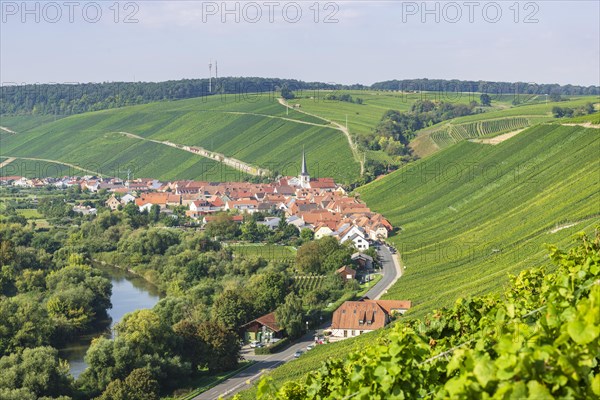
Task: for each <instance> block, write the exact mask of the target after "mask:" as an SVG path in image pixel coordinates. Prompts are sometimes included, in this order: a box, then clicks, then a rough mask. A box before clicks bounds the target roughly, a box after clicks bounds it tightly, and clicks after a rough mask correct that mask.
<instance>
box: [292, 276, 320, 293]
mask: <svg viewBox="0 0 600 400" xmlns="http://www.w3.org/2000/svg"><path fill="white" fill-rule="evenodd" d="M324 279H325V275H304V276H296V277H295V278H294V286H295V287H296V288H297V289H298V290H299V291H300V292H310V291H311V290H315V289H318V288H320V287H321V286H322V285H323V280H324Z"/></svg>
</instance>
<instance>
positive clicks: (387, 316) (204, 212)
mask: <svg viewBox="0 0 600 400" xmlns="http://www.w3.org/2000/svg"><path fill="white" fill-rule="evenodd" d="M0 185H3V186H13V187H21V188H43V187H47V186H53V187H55V188H58V189H68V188H72V187H78V188H79V189H80V190H82V191H88V192H91V193H97V192H100V191H105V192H106V194H107V195H108V199H107V200H106V202H105V204H104V205H105V206H106V207H107V208H108V209H110V210H113V211H114V210H118V209H122V208H123V207H125V206H128V205H129V204H134V205H135V206H136V207H137V208H138V209H139V211H140V212H150V211H151V210H152V209H153V208H154V209H157V208H158V210H159V212H160V213H162V214H166V215H171V216H172V217H174V218H177V215H175V213H174V209H175V208H181V207H184V208H185V210H186V211H185V216H186V217H188V218H189V221H191V223H192V224H194V226H197V227H200V229H202V228H203V227H205V226H206V225H207V224H208V223H210V222H211V221H213V220H214V219H215V218H217V215H220V214H223V213H226V214H228V215H229V216H230V217H231V219H232V220H233V221H235V222H236V223H238V224H243V223H244V221H245V218H244V217H245V216H249V215H252V214H255V213H262V215H264V218H262V219H261V220H260V221H258V222H257V224H259V225H264V226H265V227H266V228H267V229H269V230H275V229H277V227H278V226H279V224H280V222H281V219H284V220H285V222H286V224H287V225H291V226H293V227H295V228H296V229H297V231H298V235H300V233H301V232H303V231H305V230H308V231H310V232H311V233H312V237H313V238H314V239H315V240H318V239H322V238H324V237H328V236H329V237H333V238H335V239H336V240H337V241H338V242H339V243H346V244H350V245H351V246H353V247H354V249H355V250H356V252H355V253H354V254H353V255H352V263H353V264H352V266H349V265H344V266H342V267H340V268H339V269H338V270H337V271H336V274H337V275H338V276H340V278H341V279H342V280H343V281H349V280H354V279H357V278H358V275H361V276H363V277H364V276H366V275H367V274H371V273H372V272H373V268H374V264H375V261H374V259H373V257H371V256H369V255H367V254H365V253H364V252H365V251H368V250H369V248H370V247H375V248H378V247H379V246H380V245H382V242H384V241H385V239H387V237H388V234H389V233H390V232H392V230H393V227H392V225H391V224H390V222H389V221H388V220H387V219H385V218H384V217H383V216H382V215H381V214H379V213H376V212H372V211H371V210H370V209H369V207H367V205H366V204H364V203H363V202H361V201H360V200H359V199H358V198H356V197H353V196H349V195H348V193H347V192H346V190H345V189H344V188H343V187H342V186H341V185H338V184H336V183H335V181H334V180H333V179H332V178H311V177H310V175H309V172H308V169H307V165H306V156H305V154H304V152H303V153H302V159H301V172H300V174H299V175H298V176H297V177H290V176H287V177H280V178H278V179H277V180H276V181H274V182H272V183H251V182H205V181H195V180H173V181H168V182H163V181H159V180H157V179H141V178H138V179H131V180H121V179H118V178H100V177H93V176H83V177H63V178H34V179H30V178H25V177H20V176H7V177H0ZM73 211H74V212H76V213H80V214H83V215H95V214H96V212H97V210H96V209H95V208H93V207H91V206H89V205H88V206H85V205H75V206H73ZM372 254H373V253H372ZM390 258H391V257H390ZM382 291H383V289H382V290H381V291H380V292H382ZM380 295H381V293H379V295H378V297H379V296H380ZM410 307H411V302H410V301H397V300H378V299H370V298H369V297H367V296H363V297H362V298H359V299H356V301H346V302H344V303H342V304H341V306H340V307H339V308H337V309H336V310H335V311H334V312H333V314H332V316H331V325H330V326H328V327H327V328H326V329H321V330H320V334H318V335H316V336H315V337H314V341H315V343H317V344H320V343H324V342H325V341H327V342H329V341H336V340H343V339H345V338H349V337H354V336H358V335H360V334H363V333H366V332H370V331H373V330H376V329H379V328H382V327H384V326H386V325H387V324H388V323H390V322H391V321H392V320H393V318H394V317H396V316H397V315H400V314H403V313H404V312H406V311H407V310H408V309H409V308H410ZM240 330H241V332H242V335H243V337H244V338H245V341H246V343H247V344H250V345H251V346H252V347H255V348H261V347H263V346H273V345H275V344H276V343H277V342H278V341H279V340H281V339H282V338H283V337H285V331H284V330H283V329H282V328H281V327H280V325H279V324H278V323H277V321H276V317H275V313H274V312H271V313H269V314H267V315H263V316H261V317H259V318H256V319H254V320H252V321H250V322H248V323H246V324H245V325H243V326H241V327H240ZM308 348H309V349H310V348H312V347H310V346H309V347H308ZM299 354H301V352H300V353H298V354H296V355H297V356H299Z"/></svg>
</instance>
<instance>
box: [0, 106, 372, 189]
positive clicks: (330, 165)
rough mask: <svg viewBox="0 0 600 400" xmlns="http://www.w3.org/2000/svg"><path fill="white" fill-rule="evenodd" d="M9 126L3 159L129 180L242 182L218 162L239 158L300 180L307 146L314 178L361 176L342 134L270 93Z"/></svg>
mask: <svg viewBox="0 0 600 400" xmlns="http://www.w3.org/2000/svg"><path fill="white" fill-rule="evenodd" d="M2 124H3V126H6V127H8V128H10V129H13V130H14V131H16V132H17V134H9V133H6V132H4V133H2V134H1V136H0V140H1V144H2V155H3V156H10V157H35V158H43V159H49V160H56V161H59V162H68V163H73V164H77V165H80V166H82V167H85V168H88V169H92V170H98V171H99V172H102V173H104V174H112V175H119V176H123V174H124V173H126V171H127V170H128V169H131V170H132V171H134V172H135V176H144V177H155V178H159V179H174V178H179V179H184V178H194V179H206V180H240V179H242V178H243V177H244V176H245V174H241V173H240V172H239V171H236V170H235V169H233V168H231V167H230V166H226V165H223V164H222V163H220V162H218V161H219V160H220V159H221V158H222V157H231V158H235V159H237V160H241V161H243V162H245V163H247V164H249V165H251V166H256V167H260V168H264V169H268V170H269V171H277V172H280V173H283V174H290V175H296V174H297V173H298V168H299V165H298V164H299V162H298V160H299V157H300V154H301V151H302V147H304V148H305V149H306V152H307V155H308V164H309V165H308V166H309V170H310V171H311V174H312V175H313V176H333V177H334V178H336V180H338V181H340V182H350V181H352V180H354V179H356V177H357V176H358V175H359V173H360V163H359V162H358V161H356V160H355V159H354V158H353V155H352V151H351V149H350V146H349V145H348V142H347V139H346V137H345V136H344V134H343V133H342V132H341V131H339V130H338V129H335V128H334V127H332V126H330V124H329V123H328V122H326V121H324V120H322V119H320V118H318V117H314V116H310V115H307V114H304V113H301V112H298V111H295V110H293V109H292V110H288V111H286V108H285V107H283V106H281V105H280V104H279V103H278V102H277V100H276V99H273V98H268V97H267V96H266V95H256V96H254V97H245V98H240V97H239V96H237V95H224V96H213V97H210V98H197V99H188V100H181V101H171V102H159V103H151V104H145V105H139V106H131V107H124V108H120V109H111V110H105V111H98V112H91V113H85V114H79V115H74V116H70V117H66V118H62V119H59V120H57V121H52V122H45V123H44V121H42V122H41V123H40V124H39V125H37V126H35V127H30V126H24V125H23V121H22V120H21V119H19V117H3V119H2ZM13 127H14V128H13ZM17 128H24V129H22V130H17ZM128 134H131V135H128ZM163 141H168V142H170V143H173V144H177V145H186V146H196V147H201V148H204V149H206V150H208V151H211V152H214V153H216V154H217V155H219V156H218V157H217V156H215V158H214V159H211V158H205V157H201V156H199V155H197V154H192V153H190V152H188V151H184V150H181V149H178V148H174V147H170V146H167V145H165V144H163V143H159V142H163ZM175 160H176V161H175ZM324 160H325V161H324Z"/></svg>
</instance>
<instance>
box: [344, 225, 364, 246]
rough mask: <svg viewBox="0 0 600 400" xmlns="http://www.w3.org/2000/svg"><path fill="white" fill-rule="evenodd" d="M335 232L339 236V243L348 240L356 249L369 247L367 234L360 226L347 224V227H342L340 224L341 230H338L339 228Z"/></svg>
mask: <svg viewBox="0 0 600 400" xmlns="http://www.w3.org/2000/svg"><path fill="white" fill-rule="evenodd" d="M348 226H349V225H348ZM337 233H338V236H339V238H340V243H344V242H346V241H348V240H350V241H352V243H353V244H354V247H356V248H357V249H358V250H368V249H369V242H368V241H367V235H366V233H365V231H364V229H362V228H361V227H359V226H356V225H352V226H349V227H348V228H346V229H344V228H343V226H342V228H341V232H340V230H338V232H337Z"/></svg>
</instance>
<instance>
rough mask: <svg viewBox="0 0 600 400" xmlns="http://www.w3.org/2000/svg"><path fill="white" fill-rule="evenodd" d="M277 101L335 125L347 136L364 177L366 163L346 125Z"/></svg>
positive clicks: (280, 100) (282, 101) (281, 100)
mask: <svg viewBox="0 0 600 400" xmlns="http://www.w3.org/2000/svg"><path fill="white" fill-rule="evenodd" d="M277 100H278V101H279V104H281V105H282V106H284V107H287V108H290V109H293V110H295V111H298V112H301V113H303V114H306V115H310V116H311V117H315V118H320V119H322V120H323V121H327V122H329V123H330V124H331V125H333V126H334V129H337V130H338V131H341V132H342V133H343V134H344V135H345V136H346V139H348V144H349V145H350V150H352V155H353V156H354V159H355V160H356V161H358V162H359V163H360V174H361V176H362V175H364V173H365V163H364V160H363V159H361V158H360V154H358V148H357V146H356V144H355V143H354V142H353V141H352V136H351V135H350V131H349V130H348V128H346V127H345V126H344V125H342V124H340V123H338V122H335V121H332V120H329V119H327V118H324V117H322V116H320V115H316V114H312V113H309V112H306V111H303V110H299V109H297V108H294V107H292V106H290V105H289V104H288V102H287V101H285V99H283V98H281V97H280V98H279V99H277Z"/></svg>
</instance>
